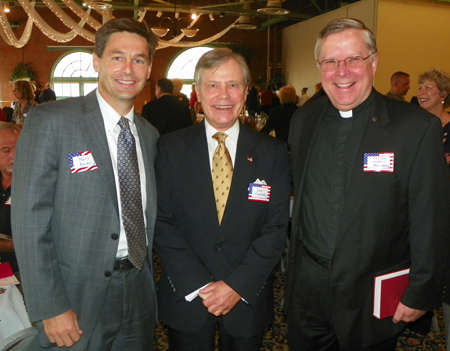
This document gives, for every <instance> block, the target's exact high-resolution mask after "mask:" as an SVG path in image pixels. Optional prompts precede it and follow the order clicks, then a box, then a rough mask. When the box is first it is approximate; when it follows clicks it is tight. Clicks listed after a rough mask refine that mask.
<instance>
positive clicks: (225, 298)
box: [199, 281, 241, 317]
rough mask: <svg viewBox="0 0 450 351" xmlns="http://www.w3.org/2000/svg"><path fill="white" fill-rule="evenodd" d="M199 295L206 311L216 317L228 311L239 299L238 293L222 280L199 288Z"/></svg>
mask: <svg viewBox="0 0 450 351" xmlns="http://www.w3.org/2000/svg"><path fill="white" fill-rule="evenodd" d="M199 296H200V297H201V298H202V299H203V305H204V306H205V307H206V308H207V309H208V312H209V313H211V314H213V315H215V316H216V317H219V316H221V315H226V314H227V313H229V312H230V311H231V310H232V309H233V307H234V306H236V304H237V303H238V302H239V301H240V300H241V297H240V296H239V294H238V293H237V292H236V291H234V290H233V289H231V288H230V287H229V286H228V285H227V284H226V283H225V282H223V281H219V282H213V283H211V284H209V285H208V286H207V287H206V288H204V289H202V290H200V292H199Z"/></svg>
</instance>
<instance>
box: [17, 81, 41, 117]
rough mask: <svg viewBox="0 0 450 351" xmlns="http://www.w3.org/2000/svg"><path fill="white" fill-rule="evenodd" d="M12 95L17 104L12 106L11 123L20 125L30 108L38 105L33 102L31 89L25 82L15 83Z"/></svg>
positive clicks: (28, 83)
mask: <svg viewBox="0 0 450 351" xmlns="http://www.w3.org/2000/svg"><path fill="white" fill-rule="evenodd" d="M13 93H14V97H15V98H16V99H17V102H16V104H15V105H14V112H13V117H12V122H13V123H16V124H20V125H22V124H23V122H24V120H25V118H26V116H27V113H28V111H29V110H30V108H32V107H33V106H36V105H38V103H37V102H36V101H35V100H34V97H35V96H34V91H33V87H32V86H31V84H30V82H28V81H26V80H18V81H16V82H15V83H14V89H13Z"/></svg>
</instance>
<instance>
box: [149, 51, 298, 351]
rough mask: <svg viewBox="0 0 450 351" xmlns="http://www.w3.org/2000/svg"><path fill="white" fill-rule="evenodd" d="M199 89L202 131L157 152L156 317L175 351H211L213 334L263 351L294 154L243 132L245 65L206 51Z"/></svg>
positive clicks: (226, 345) (238, 348)
mask: <svg viewBox="0 0 450 351" xmlns="http://www.w3.org/2000/svg"><path fill="white" fill-rule="evenodd" d="M194 79H195V84H196V89H197V97H198V100H199V101H201V103H202V106H203V110H204V112H205V120H204V122H202V123H201V124H198V125H195V126H192V127H189V128H185V129H182V130H179V131H176V132H174V133H172V134H170V135H165V136H163V137H161V138H160V142H159V143H158V156H157V160H156V166H155V167H156V174H157V190H158V215H157V222H156V228H155V250H156V252H157V254H158V256H159V257H160V259H161V263H162V267H163V272H162V276H161V280H160V282H159V290H158V302H159V312H160V316H161V318H162V320H163V321H164V322H165V323H166V324H167V325H168V326H169V344H170V350H171V351H179V350H186V351H195V350H202V351H206V350H214V331H215V328H216V326H217V327H218V328H219V330H220V337H219V341H220V349H221V350H222V351H224V350H225V351H226V350H230V351H253V350H255V351H256V350H259V349H260V347H261V343H262V337H263V331H264V328H265V327H266V326H268V325H269V324H270V323H271V322H272V317H273V287H272V271H273V269H274V267H275V265H276V263H277V262H278V261H279V259H280V256H281V253H282V250H283V247H284V244H285V240H286V234H287V224H288V216H289V213H288V212H289V193H290V185H289V176H288V157H287V148H286V146H285V145H283V143H282V142H280V141H278V140H276V139H274V138H270V137H268V136H267V135H263V134H260V133H258V132H256V131H253V130H251V129H249V128H247V127H245V126H244V125H243V124H241V123H239V120H238V116H239V114H240V112H241V111H242V108H243V107H244V106H245V97H246V93H247V86H248V83H249V81H250V73H249V70H248V67H247V65H246V63H245V60H244V59H243V58H242V57H241V56H240V55H237V54H235V53H233V52H232V51H231V50H229V49H224V48H222V49H215V50H212V51H209V52H208V53H206V54H204V55H203V56H202V57H201V58H200V60H199V62H198V64H197V66H196V69H195V75H194ZM222 138H224V139H225V142H224V141H223V139H222ZM217 139H219V140H218V141H216V140H217ZM218 179H220V180H218ZM230 183H231V185H230ZM222 187H223V189H221V188H222ZM220 189H221V190H220ZM219 190H220V191H219ZM206 285H207V286H206ZM205 286H206V287H205ZM197 295H199V296H197ZM202 299H203V300H202Z"/></svg>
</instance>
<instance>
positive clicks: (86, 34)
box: [0, 0, 239, 50]
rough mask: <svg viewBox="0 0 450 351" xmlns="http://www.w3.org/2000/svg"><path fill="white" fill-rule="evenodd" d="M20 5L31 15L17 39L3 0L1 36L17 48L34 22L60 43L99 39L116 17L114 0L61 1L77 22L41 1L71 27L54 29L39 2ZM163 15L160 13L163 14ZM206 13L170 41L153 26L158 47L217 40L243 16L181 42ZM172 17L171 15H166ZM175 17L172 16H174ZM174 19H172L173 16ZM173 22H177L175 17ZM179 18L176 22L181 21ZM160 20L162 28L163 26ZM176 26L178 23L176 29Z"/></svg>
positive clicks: (50, 1) (23, 1) (24, 0)
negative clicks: (206, 35)
mask: <svg viewBox="0 0 450 351" xmlns="http://www.w3.org/2000/svg"><path fill="white" fill-rule="evenodd" d="M18 1H19V4H20V5H21V6H22V8H23V10H24V11H25V13H26V14H27V16H28V20H27V23H26V25H25V29H24V31H23V33H22V35H21V37H20V38H17V36H16V35H15V33H14V32H13V30H12V26H11V23H10V22H9V20H8V17H7V12H6V11H5V5H4V2H2V1H0V36H1V37H2V38H3V40H4V41H5V42H6V43H7V44H8V45H11V46H14V47H15V48H22V47H23V46H25V45H26V44H27V43H28V41H29V39H30V37H31V32H32V29H33V25H36V27H37V28H38V29H39V30H40V31H41V32H42V33H43V34H44V35H46V36H47V37H48V38H50V39H51V40H53V41H55V42H57V43H67V42H70V41H71V40H73V39H74V38H75V37H77V36H81V37H82V38H84V39H86V40H87V41H90V42H92V43H93V42H94V41H95V32H96V31H97V30H98V29H99V28H100V27H101V26H102V24H103V23H105V22H107V21H109V20H111V19H113V18H114V16H113V15H112V12H113V6H112V4H110V3H105V2H103V1H102V2H97V1H92V0H86V1H84V2H83V7H84V8H83V7H81V6H79V5H78V4H77V3H76V2H75V1H74V0H61V1H62V2H63V4H64V5H65V6H67V8H68V9H70V11H72V12H73V13H74V14H75V15H76V16H77V17H78V18H79V20H77V21H75V20H74V19H72V17H71V16H69V15H68V14H67V13H66V11H64V10H63V9H62V8H61V6H60V5H58V4H57V3H56V2H55V1H54V0H41V1H42V2H43V3H44V4H45V6H46V7H47V8H48V9H49V10H50V11H52V12H53V13H54V14H55V16H56V17H57V18H58V19H59V20H60V21H61V23H63V24H64V25H65V26H66V27H67V28H68V29H69V31H68V32H60V31H58V30H56V29H54V28H53V27H52V26H51V25H50V24H48V23H47V22H46V21H45V20H44V19H43V18H42V17H41V16H40V15H39V13H38V12H37V11H36V9H35V5H36V1H35V0H32V1H31V2H30V1H29V0H18ZM92 10H93V11H95V12H97V13H99V14H100V15H101V16H102V19H103V23H100V22H99V21H97V20H96V19H95V18H94V17H93V16H92V14H91V11H92ZM147 11H148V9H147V8H141V9H139V11H138V13H137V20H138V21H139V22H142V21H144V17H145V15H146V14H147ZM156 16H157V17H158V13H156ZM160 16H161V15H159V17H160ZM201 16H202V14H198V15H197V17H196V18H195V19H194V20H192V22H191V23H190V24H189V25H188V26H187V27H186V28H181V30H180V33H178V31H176V32H175V31H174V33H173V34H174V38H173V39H170V40H163V39H161V37H162V36H163V35H158V31H157V33H155V30H154V29H155V28H152V30H153V32H154V33H155V34H156V35H158V36H159V37H160V38H159V45H158V47H157V50H158V49H164V48H167V47H171V46H174V47H195V46H200V45H204V44H207V43H210V42H212V41H214V40H217V39H218V38H220V37H221V36H223V35H224V34H225V33H227V32H228V31H229V30H230V29H232V28H234V27H235V25H236V24H237V23H238V22H239V19H236V21H234V22H233V23H231V24H230V25H229V26H228V27H226V28H224V29H223V30H221V31H219V32H218V33H216V34H214V35H212V36H210V37H209V38H206V39H203V40H199V41H184V42H180V41H181V39H183V38H184V37H185V36H186V37H193V36H195V34H196V33H197V32H198V29H196V28H193V26H194V25H195V23H196V22H197V21H198V20H199V19H200V18H201ZM166 18H169V17H166ZM170 19H171V18H170ZM171 20H172V19H171ZM172 22H174V21H173V20H172ZM177 22H178V20H177V21H176V22H174V23H177ZM161 23H162V21H161V22H160V27H161ZM86 24H87V25H88V26H89V27H91V28H92V29H93V30H94V32H93V31H92V30H88V29H86V28H85V26H86ZM175 27H176V26H174V28H175ZM166 29H167V28H165V29H163V28H162V30H161V31H160V32H159V33H160V34H161V33H162V31H163V30H164V31H165V32H166V33H167V31H168V30H166Z"/></svg>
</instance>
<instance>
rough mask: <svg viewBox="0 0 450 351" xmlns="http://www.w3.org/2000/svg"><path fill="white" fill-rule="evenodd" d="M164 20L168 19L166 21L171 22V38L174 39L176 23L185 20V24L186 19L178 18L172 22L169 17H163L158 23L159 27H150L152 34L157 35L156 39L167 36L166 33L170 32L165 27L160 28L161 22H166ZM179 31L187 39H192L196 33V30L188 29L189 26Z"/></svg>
mask: <svg viewBox="0 0 450 351" xmlns="http://www.w3.org/2000/svg"><path fill="white" fill-rule="evenodd" d="M166 19H168V20H170V21H171V22H172V30H173V36H174V37H176V36H177V35H178V22H179V21H181V20H185V21H186V22H187V20H186V18H184V17H181V18H178V19H177V20H176V21H174V20H173V19H172V18H170V17H164V18H163V19H162V20H161V22H160V23H159V27H152V28H151V30H152V32H153V33H154V34H155V35H157V36H158V37H160V38H161V37H163V36H165V35H166V34H167V32H168V31H169V30H170V29H169V28H166V27H163V26H162V23H163V21H164V20H166ZM180 30H181V32H182V33H183V34H184V35H185V36H187V37H188V38H192V37H193V36H195V35H196V34H197V32H198V28H189V25H188V27H186V28H181V29H180Z"/></svg>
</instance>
